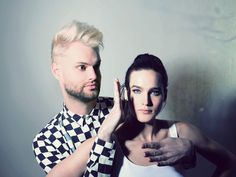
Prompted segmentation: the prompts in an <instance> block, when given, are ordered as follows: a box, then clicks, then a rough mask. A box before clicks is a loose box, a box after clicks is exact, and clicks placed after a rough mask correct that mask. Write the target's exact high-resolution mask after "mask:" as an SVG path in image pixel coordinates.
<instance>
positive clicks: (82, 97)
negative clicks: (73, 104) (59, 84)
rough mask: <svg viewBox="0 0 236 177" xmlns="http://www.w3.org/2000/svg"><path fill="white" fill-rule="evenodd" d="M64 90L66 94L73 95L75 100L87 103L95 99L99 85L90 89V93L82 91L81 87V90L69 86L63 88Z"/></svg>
mask: <svg viewBox="0 0 236 177" xmlns="http://www.w3.org/2000/svg"><path fill="white" fill-rule="evenodd" d="M65 90H66V92H67V94H68V95H70V96H71V97H73V98H74V99H76V100H79V101H81V102H84V103H89V102H91V101H94V100H95V99H97V97H98V95H99V92H100V87H98V88H97V89H96V90H94V91H92V93H91V94H86V93H84V92H83V89H82V90H81V91H75V90H73V89H70V88H65Z"/></svg>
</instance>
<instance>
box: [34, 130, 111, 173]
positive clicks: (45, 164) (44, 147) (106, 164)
mask: <svg viewBox="0 0 236 177" xmlns="http://www.w3.org/2000/svg"><path fill="white" fill-rule="evenodd" d="M47 133H48V132H47ZM47 133H45V132H44V133H42V132H41V133H39V134H38V135H37V136H36V137H35V138H34V140H33V144H32V148H33V152H34V155H35V158H36V160H37V162H38V164H39V165H40V166H41V167H42V168H43V170H44V171H45V173H46V174H47V173H49V171H50V170H51V169H52V168H53V167H54V166H55V165H56V164H58V163H60V162H61V161H62V160H63V159H65V158H66V157H67V156H69V155H70V154H71V153H70V152H69V150H68V148H67V147H66V143H61V142H60V141H59V140H58V139H55V136H53V134H51V135H50V136H49V137H48V138H47V137H46V135H44V134H47ZM52 141H53V142H54V144H52ZM56 142H57V143H56ZM55 145H56V146H57V147H55ZM66 149H67V150H68V151H66ZM62 152H64V153H62ZM114 156H115V143H114V142H105V141H103V140H101V139H99V138H96V139H95V142H94V144H93V147H92V149H91V151H90V158H89V159H88V162H87V167H86V170H85V172H84V174H83V176H84V177H97V176H99V177H110V176H111V170H112V164H113V160H114Z"/></svg>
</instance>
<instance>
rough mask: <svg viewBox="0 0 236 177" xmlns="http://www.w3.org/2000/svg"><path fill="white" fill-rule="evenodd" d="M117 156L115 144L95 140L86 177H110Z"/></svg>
mask: <svg viewBox="0 0 236 177" xmlns="http://www.w3.org/2000/svg"><path fill="white" fill-rule="evenodd" d="M114 156H115V142H114V141H113V142H106V141H103V140H102V139H99V138H98V137H97V138H96V139H95V142H94V144H93V147H92V150H91V152H90V158H89V160H88V163H87V170H86V171H85V173H84V177H98V176H99V177H110V176H111V172H112V164H113V160H114Z"/></svg>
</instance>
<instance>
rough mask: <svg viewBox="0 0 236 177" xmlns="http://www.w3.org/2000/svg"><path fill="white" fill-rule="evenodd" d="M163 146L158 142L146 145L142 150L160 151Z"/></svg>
mask: <svg viewBox="0 0 236 177" xmlns="http://www.w3.org/2000/svg"><path fill="white" fill-rule="evenodd" d="M160 147H161V146H160V144H159V143H157V142H151V143H144V144H143V146H142V148H144V149H145V148H150V149H159V148H160Z"/></svg>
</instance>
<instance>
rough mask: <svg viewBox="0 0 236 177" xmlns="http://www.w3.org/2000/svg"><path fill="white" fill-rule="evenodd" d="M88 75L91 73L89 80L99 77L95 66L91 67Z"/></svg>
mask: <svg viewBox="0 0 236 177" xmlns="http://www.w3.org/2000/svg"><path fill="white" fill-rule="evenodd" d="M88 75H89V80H92V81H93V80H95V79H96V78H97V72H96V70H95V69H94V68H93V67H91V68H90V69H89V73H88Z"/></svg>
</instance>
